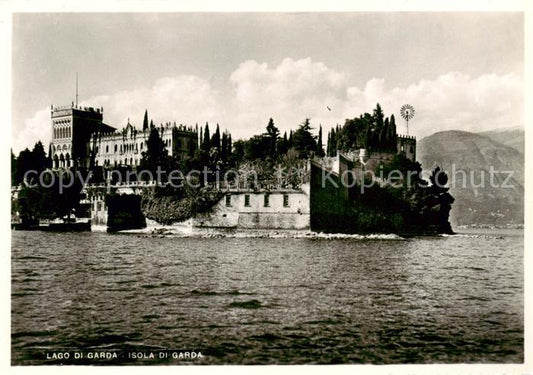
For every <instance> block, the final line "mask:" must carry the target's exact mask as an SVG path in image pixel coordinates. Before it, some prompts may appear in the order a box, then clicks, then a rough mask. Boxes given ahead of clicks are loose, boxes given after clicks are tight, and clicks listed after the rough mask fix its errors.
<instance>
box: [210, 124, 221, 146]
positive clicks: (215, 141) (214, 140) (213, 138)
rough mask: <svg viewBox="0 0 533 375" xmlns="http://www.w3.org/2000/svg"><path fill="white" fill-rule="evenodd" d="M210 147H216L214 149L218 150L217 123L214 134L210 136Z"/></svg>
mask: <svg viewBox="0 0 533 375" xmlns="http://www.w3.org/2000/svg"><path fill="white" fill-rule="evenodd" d="M211 147H216V149H217V150H218V151H220V127H219V126H218V123H217V129H216V130H215V134H213V137H212V138H211Z"/></svg>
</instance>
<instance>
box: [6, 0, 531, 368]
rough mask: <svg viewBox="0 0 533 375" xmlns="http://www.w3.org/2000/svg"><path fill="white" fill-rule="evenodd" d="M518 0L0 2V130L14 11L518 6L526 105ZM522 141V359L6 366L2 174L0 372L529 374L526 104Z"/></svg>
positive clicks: (8, 277)
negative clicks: (448, 362)
mask: <svg viewBox="0 0 533 375" xmlns="http://www.w3.org/2000/svg"><path fill="white" fill-rule="evenodd" d="M526 4H527V3H526V0H524V1H519V0H469V1H466V0H462V1H451V0H448V1H445V0H409V1H407V0H374V1H361V0H357V1H353V0H352V1H339V0H337V1H317V0H315V1H312V0H309V1H304V0H297V1H290V2H289V1H287V0H285V1H280V0H276V1H274V0H271V1H261V2H259V1H243V0H225V1H208V0H197V1H191V0H187V1H180V2H171V1H169V0H154V1H139V0H136V1H128V0H124V1H118V0H115V1H111V0H92V1H90V0H86V1H79V0H76V1H72V0H71V1H66V0H46V1H40V2H39V1H37V0H34V1H33V0H32V1H30V0H20V1H17V0H3V1H2V0H0V38H1V39H0V40H1V42H2V46H4V48H3V49H2V51H3V53H2V55H1V59H0V74H1V78H3V79H2V80H1V81H0V82H2V83H3V85H2V87H3V88H4V90H2V92H1V93H0V109H2V110H3V111H2V112H1V113H2V114H3V116H2V117H3V120H4V121H3V123H2V125H3V129H4V134H6V133H7V134H8V135H11V31H12V23H11V16H12V14H13V13H16V12H178V11H181V12H192V11H200V12H207V11H217V12H236V11H239V12H252V11H255V12H257V11H259V12H267V11H281V12H293V11H520V12H524V13H525V34H524V36H525V64H524V66H525V83H526V84H525V87H526V88H525V100H524V103H527V104H528V103H532V101H531V100H530V99H531V98H532V95H531V94H532V92H531V88H532V85H531V83H532V76H531V71H530V68H529V67H530V66H531V63H532V62H533V59H532V55H531V48H529V47H530V46H531V45H532V44H531V43H532V38H531V36H532V30H533V29H532V22H531V11H530V9H531V8H530V7H531V5H529V7H528V4H527V5H526ZM525 110H526V115H525V119H526V121H525V124H526V126H525V127H526V144H525V150H526V153H525V158H526V160H525V186H526V187H527V188H526V189H525V191H526V193H525V204H526V210H525V215H526V217H525V223H526V226H525V228H526V230H525V239H524V244H525V254H524V271H525V272H524V280H525V284H526V285H525V289H524V298H525V312H524V317H525V319H526V322H525V332H524V333H525V347H524V354H525V364H523V365H477V364H476V365H383V366H374V365H335V366H150V367H149V369H147V368H146V367H144V366H127V367H113V366H107V367H104V366H94V367H92V366H66V367H58V366H37V367H23V366H17V367H11V366H10V352H11V347H10V329H11V328H10V314H11V311H10V306H11V301H10V280H11V274H10V272H11V260H10V249H11V236H10V217H9V216H8V215H7V213H8V212H9V207H10V199H9V197H10V194H9V188H10V186H9V185H10V182H9V181H10V180H9V179H4V180H2V183H1V186H2V190H1V191H0V209H1V210H2V212H4V213H6V215H5V216H4V215H0V217H1V218H2V219H1V224H2V226H1V228H2V231H1V232H0V233H1V235H2V240H3V241H2V245H3V246H2V247H1V249H0V259H1V266H0V267H1V271H2V272H1V275H2V282H1V283H0V293H1V297H2V302H3V303H2V304H1V308H0V327H1V330H0V334H1V336H0V371H2V373H14V374H18V373H28V372H31V373H33V372H36V371H39V372H50V373H52V371H53V373H59V374H62V373H71V372H72V373H93V372H95V371H97V372H99V373H102V374H111V373H113V374H114V373H116V372H123V371H127V372H128V373H132V374H136V373H138V374H141V373H143V374H144V373H145V372H146V371H147V370H148V371H150V372H164V373H170V372H176V371H179V372H180V373H189V374H198V373H204V372H211V371H216V372H217V373H218V372H221V373H231V374H233V373H246V374H248V373H258V374H270V373H272V372H276V373H278V374H289V373H290V374H292V373H294V372H302V373H311V374H312V373H317V374H318V373H323V372H325V371H327V372H331V371H334V372H338V373H365V374H397V373H402V374H428V373H431V374H435V375H437V374H439V375H440V374H533V363H532V361H531V354H533V341H532V339H533V338H532V330H531V319H530V318H531V317H532V316H533V308H532V307H533V306H532V300H531V298H530V296H531V292H532V286H531V281H532V277H531V276H532V274H533V266H532V263H531V262H532V256H531V250H532V249H533V247H532V246H531V245H532V244H533V243H532V240H533V238H532V234H531V231H530V230H529V223H530V222H531V215H532V212H533V211H532V210H531V208H532V207H533V205H532V203H533V202H532V198H531V194H529V193H528V190H530V189H529V186H531V184H532V183H533V180H532V178H533V177H532V173H531V171H530V170H529V169H528V167H529V166H530V165H531V157H532V153H531V152H528V151H529V150H530V148H531V147H532V145H533V140H532V139H531V137H532V135H531V131H530V129H529V128H528V126H531V125H529V124H531V120H532V117H531V110H530V108H528V106H527V105H526V109H525ZM10 143H11V142H10V137H9V136H7V137H6V136H4V137H0V146H1V148H0V149H1V150H2V152H3V154H4V157H2V158H1V159H0V167H1V168H2V169H1V173H2V174H1V175H2V176H7V175H8V171H9V169H10V166H9V161H8V160H9V159H8V152H9V149H10Z"/></svg>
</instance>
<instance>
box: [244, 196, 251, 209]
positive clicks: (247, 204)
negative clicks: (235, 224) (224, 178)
mask: <svg viewBox="0 0 533 375" xmlns="http://www.w3.org/2000/svg"><path fill="white" fill-rule="evenodd" d="M244 207H250V195H249V194H246V195H245V196H244Z"/></svg>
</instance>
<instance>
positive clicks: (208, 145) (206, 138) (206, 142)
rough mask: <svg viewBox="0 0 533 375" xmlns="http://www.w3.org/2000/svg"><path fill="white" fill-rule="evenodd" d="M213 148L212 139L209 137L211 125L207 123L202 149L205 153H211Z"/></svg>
mask: <svg viewBox="0 0 533 375" xmlns="http://www.w3.org/2000/svg"><path fill="white" fill-rule="evenodd" d="M210 148H211V138H210V137H209V124H208V123H207V122H206V123H205V130H204V140H203V143H202V149H203V150H205V151H209V149H210Z"/></svg>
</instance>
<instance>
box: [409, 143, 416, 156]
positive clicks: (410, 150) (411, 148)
mask: <svg viewBox="0 0 533 375" xmlns="http://www.w3.org/2000/svg"><path fill="white" fill-rule="evenodd" d="M409 152H410V153H411V154H413V153H414V152H415V148H414V147H413V146H412V145H411V147H409Z"/></svg>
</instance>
